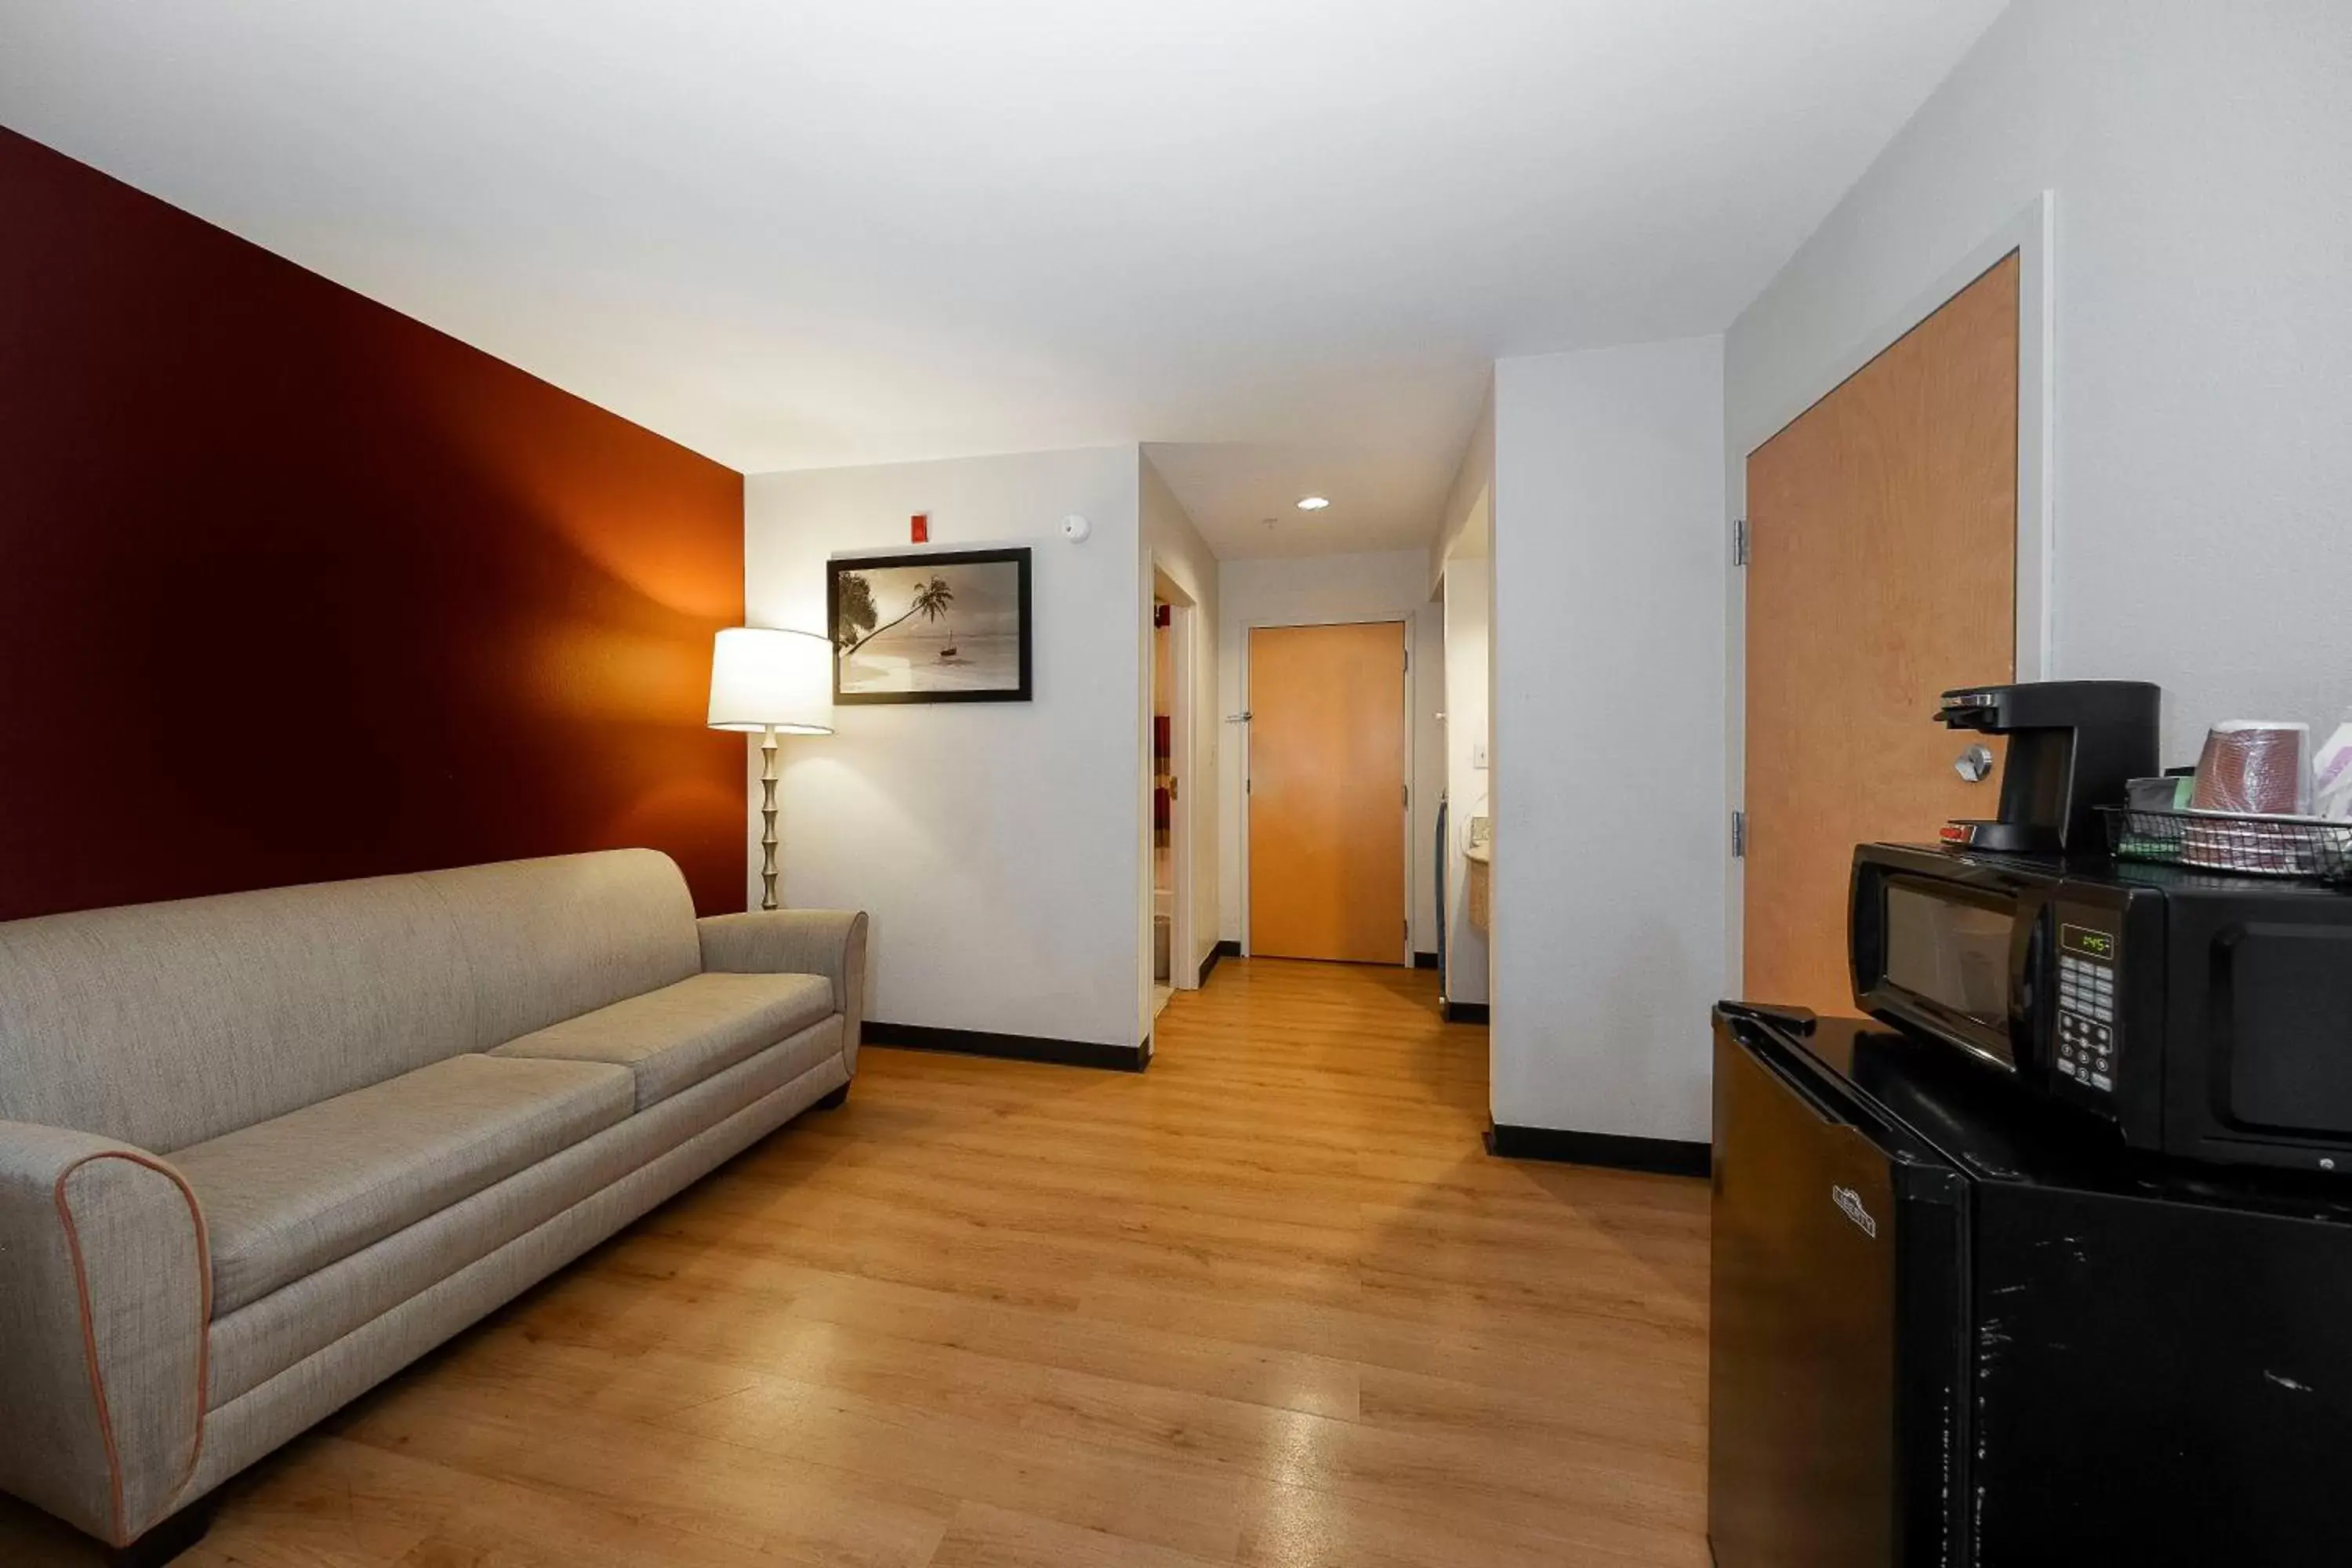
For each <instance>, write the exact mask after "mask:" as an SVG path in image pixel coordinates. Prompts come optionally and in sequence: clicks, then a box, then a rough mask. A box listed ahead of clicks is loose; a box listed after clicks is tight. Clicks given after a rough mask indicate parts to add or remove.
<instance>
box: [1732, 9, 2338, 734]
mask: <svg viewBox="0 0 2352 1568" xmlns="http://www.w3.org/2000/svg"><path fill="white" fill-rule="evenodd" d="M2043 190H2050V191H2053V192H2054V195H2055V208H2056V215H2057V234H2056V243H2055V247H2054V279H2055V313H2056V323H2057V325H2056V332H2057V350H2056V382H2055V394H2056V395H2055V449H2054V455H2053V456H2054V463H2055V486H2054V496H2053V503H2054V504H2053V529H2054V538H2055V548H2056V571H2055V581H2054V596H2053V637H2054V644H2053V672H2054V673H2055V674H2057V675H2059V676H2062V677H2070V678H2095V677H2108V678H2123V679H2146V680H2154V681H2158V682H2159V683H2161V684H2162V685H2163V687H2164V688H2165V698H2166V700H2165V729H2166V736H2167V739H2166V747H2165V760H2166V761H2167V762H2168V763H2187V762H2191V761H2193V760H2194V759H2195V755H2196V751H2197V746H2198V743H2199V742H2200V739H2201V738H2202V736H2203V733H2204V731H2205V728H2206V726H2207V725H2208V724H2210V723H2211V722H2212V721H2215V720H2217V719H2225V718H2231V717H2256V718H2305V719H2310V720H2313V721H2319V720H2323V719H2325V720H2327V721H2331V722H2332V721H2333V720H2334V718H2335V716H2336V711H2337V710H2339V709H2340V708H2342V707H2343V705H2344V704H2346V703H2347V702H2352V657H2347V652H2346V642H2345V636H2344V627H2345V625H2346V613H2345V611H2346V605H2347V592H2352V590H2347V584H2352V504H2348V503H2347V497H2352V438H2347V431H2352V264H2347V258H2352V10H2347V6H2346V5H2345V3H2344V0H2230V3H2229V4H2216V3H2214V0H2034V3H2033V4H2030V5H2012V6H2011V8H2010V9H2009V10H2008V12H2007V13H2006V14H2004V15H2003V16H2001V17H2000V19H1999V20H1998V21H1996V22H1995V23H1994V24H1993V26H1992V27H1991V28H1990V30H1989V31H1988V32H1987V33H1986V34H1985V36H1984V37H1983V39H1982V40H1981V41H1980V42H1979V44H1978V45H1977V47H1976V48H1975V49H1974V50H1973V51H1971V52H1970V54H1969V56H1968V57H1967V58H1965V59H1964V60H1963V61H1962V62H1961V64H1960V65H1959V66H1958V68H1957V69H1956V70H1955V71H1954V72H1953V74H1952V75H1951V77H1950V78H1949V79H1947V80H1946V81H1945V82H1944V84H1943V85H1942V86H1941V87H1940V88H1938V89H1937V91H1936V92H1935V94H1934V95H1933V96H1932V97H1931V98H1929V100H1927V103H1926V105H1925V106H1923V107H1922V108H1921V109H1920V110H1919V112H1918V114H1917V115H1916V117H1915V118H1914V119H1913V121H1911V123H1910V124H1909V125H1908V126H1907V127H1906V128H1905V130H1904V131H1903V132H1902V133H1901V134H1900V135H1899V136H1897V137H1896V138H1895V141H1894V142H1892V143H1891V144H1890V145H1889V146H1888V147H1887V149H1886V151H1885V153H1883V154H1882V155H1881V156H1880V157H1879V159H1878V160H1877V162H1876V163H1874V165H1873V166H1872V167H1871V169H1870V170H1869V172H1868V173H1867V174H1864V176H1863V178H1862V179H1861V181H1860V182H1858V183H1857V184H1855V186H1854V188H1853V191H1852V192H1851V193H1850V194H1849V195H1847V196H1846V197H1845V199H1844V200H1843V202H1842V203H1840V205H1838V207H1837V208H1836V209H1835V210H1834V211H1833V212H1832V214H1831V215H1830V216H1829V218H1828V219H1827V221H1825V222H1824V223H1823V224H1822V226H1821V228H1820V230H1819V231H1818V232H1817V233H1815V234H1814V235H1813V237H1811V239H1809V240H1807V241H1806V243H1805V244H1804V246H1803V247H1801V249H1800V250H1799V251H1798V252H1797V254H1796V256H1795V258H1793V259H1791V260H1790V263H1789V265H1788V267H1787V268H1785V269H1784V270H1783V271H1782V272H1781V274H1780V277H1779V278H1777V279H1775V280H1774V281H1773V282H1772V284H1771V286H1770V287H1769V288H1768V289H1766V290H1765V291H1764V293H1763V295H1762V296H1761V297H1760V298H1759V299H1758V300H1757V301H1756V302H1755V303H1754V304H1753V305H1751V306H1750V307H1749V308H1748V310H1747V311H1746V312H1745V313H1744V314H1742V315H1741V317H1740V318H1739V320H1738V322H1737V323H1736V324H1735V325H1734V326H1733V327H1732V329H1731V331H1730V333H1729V335H1728V338H1727V344H1726V375H1727V408H1726V416H1725V422H1726V427H1727V461H1728V478H1729V481H1730V483H1729V495H1730V502H1731V507H1732V510H1734V511H1735V512H1736V511H1737V510H1738V509H1739V506H1740V504H1741V497H1742V495H1743V494H1744V486H1743V484H1742V480H1743V478H1744V469H1745V458H1746V455H1747V454H1748V452H1749V451H1750V450H1752V449H1753V448H1754V447H1756V446H1758V445H1759V444H1760V443H1761V442H1762V441H1763V440H1765V439H1766V438H1768V437H1769V436H1770V435H1771V434H1772V433H1773V431H1774V430H1775V429H1776V428H1778V427H1779V426H1780V424H1782V423H1783V422H1785V421H1786V420H1787V419H1788V418H1790V416H1793V415H1795V414H1796V413H1798V412H1800V411H1801V409H1802V408H1804V407H1805V406H1806V405H1808V404H1809V403H1811V401H1812V400H1813V399H1814V398H1816V397H1818V396H1819V395H1821V394H1822V393H1823V392H1825V391H1827V390H1828V387H1827V385H1826V384H1825V378H1826V377H1827V376H1828V375H1829V374H1832V372H1831V369H1830V367H1832V366H1833V365H1835V364H1837V363H1839V362H1840V361H1841V360H1842V359H1843V357H1844V356H1845V355H1846V353H1848V352H1849V351H1850V350H1851V349H1852V348H1853V346H1854V345H1856V344H1858V343H1860V342H1864V340H1865V339H1867V338H1869V337H1870V336H1871V335H1872V333H1873V331H1874V329H1875V328H1877V327H1878V326H1879V325H1880V324H1882V323H1884V322H1885V321H1889V320H1890V319H1892V318H1894V317H1895V313H1896V312H1897V311H1898V310H1902V309H1903V307H1904V306H1905V305H1906V303H1907V302H1908V301H1910V300H1912V299H1913V298H1914V297H1915V296H1916V295H1917V294H1918V293H1919V292H1920V291H1921V290H1922V289H1927V287H1928V286H1930V285H1931V284H1933V283H1934V282H1935V281H1936V280H1937V279H1938V278H1939V277H1940V276H1941V275H1942V274H1943V272H1944V270H1945V269H1946V268H1949V267H1951V266H1952V265H1954V264H1955V263H1957V262H1958V261H1959V260H1960V259H1961V258H1964V257H1965V256H1967V255H1968V254H1969V252H1970V251H1971V250H1972V249H1973V248H1974V247H1976V246H1977V245H1978V244H1979V242H1981V241H1983V240H1984V239H1986V238H1987V237H1989V236H1990V235H1991V234H1992V233H1993V232H1994V231H1995V230H1996V229H1998V228H1999V227H2000V226H2001V225H2002V224H2003V223H2004V222H2005V221H2006V220H2007V219H2008V218H2009V217H2011V215H2013V214H2015V213H2017V212H2018V211H2019V210H2020V209H2021V208H2022V207H2024V206H2025V205H2026V204H2027V203H2028V202H2030V201H2031V200H2032V198H2033V197H2034V196H2035V195H2037V194H2038V193H2040V192H2042V191H2043ZM1735 624H1736V623H1735Z"/></svg>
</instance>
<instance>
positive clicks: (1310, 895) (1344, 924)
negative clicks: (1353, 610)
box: [1244, 621, 1407, 963]
mask: <svg viewBox="0 0 2352 1568" xmlns="http://www.w3.org/2000/svg"><path fill="white" fill-rule="evenodd" d="M1404 661H1405V651H1404V623H1403V622H1402V621H1370V622H1365V623H1361V624H1359V625H1352V626H1258V627H1255V628H1253V629H1252V630H1251V632H1250V646H1249V698H1248V705H1249V711H1250V723H1249V757H1248V761H1247V764H1246V771H1245V773H1244V777H1245V779H1246V781H1247V782H1246V783H1245V784H1244V788H1245V789H1246V790H1247V791H1248V792H1249V945H1250V952H1253V953H1264V954H1268V955H1272V956H1276V957H1281V958H1331V959H1343V960H1347V961H1349V962H1352V963H1403V962H1405V952H1406V947H1407V939H1406V933H1405V917H1404V900H1405V890H1404V881H1405V878H1404V824H1405V816H1404V813H1405V793H1404V791H1405V744H1404Z"/></svg>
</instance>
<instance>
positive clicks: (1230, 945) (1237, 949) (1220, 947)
mask: <svg viewBox="0 0 2352 1568" xmlns="http://www.w3.org/2000/svg"><path fill="white" fill-rule="evenodd" d="M1241 955H1242V944H1241V943H1240V942H1219V943H1217V945H1216V946H1214V947H1213V948H1211V949H1210V950H1209V956H1208V957H1206V958H1204V959H1202V960H1201V979H1200V984H1202V985H1206V984H1208V983H1209V974H1210V973H1211V971H1213V970H1214V969H1215V968H1216V967H1217V961H1218V960H1219V959H1221V958H1239V957H1240V956H1241Z"/></svg>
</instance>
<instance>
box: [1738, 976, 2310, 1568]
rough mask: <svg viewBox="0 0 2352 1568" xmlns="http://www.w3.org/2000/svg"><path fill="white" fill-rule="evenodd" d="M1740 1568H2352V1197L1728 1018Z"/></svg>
mask: <svg viewBox="0 0 2352 1568" xmlns="http://www.w3.org/2000/svg"><path fill="white" fill-rule="evenodd" d="M1715 1042H1716V1044H1715V1066H1716V1070H1715V1147H1714V1156H1715V1163H1714V1183H1715V1193H1714V1205H1713V1233H1712V1234H1713V1242H1712V1247H1713V1265H1714V1276H1713V1288H1712V1295H1713V1309H1712V1314H1711V1327H1710V1340H1711V1361H1710V1372H1709V1384H1710V1409H1709V1419H1708V1426H1709V1448H1708V1502H1707V1513H1708V1536H1709V1539H1710V1542H1711V1543H1712V1545H1713V1547H1714V1551H1715V1559H1716V1563H1717V1568H1891V1565H1899V1568H1931V1565H1932V1568H1945V1565H1955V1568H1957V1565H1961V1564H1971V1565H1983V1568H2035V1565H2038V1564H2042V1563H2052V1564H2056V1563H2065V1564H2070V1565H2073V1564H2085V1563H2099V1564H2103V1563H2118V1564H2120V1563H2131V1564H2135V1565H2153V1564H2176V1563H2177V1564H2181V1565H2183V1568H2187V1565H2190V1564H2194V1565H2197V1568H2217V1565H2222V1564H2227V1565H2229V1568H2257V1565H2266V1564H2279V1565H2281V1568H2288V1565H2294V1568H2301V1565H2304V1564H2320V1563H2352V1184H2344V1183H2333V1182H2327V1181H2324V1180H2322V1179H2319V1178H2315V1177H2304V1176H2289V1175H2284V1174H2279V1173H2238V1172H2234V1171H2230V1170H2226V1169H2222V1168H2219V1167H2200V1166H2186V1165H2183V1164H2181V1163H2179V1162H2174V1161H2162V1160H2158V1159H2155V1158H2153V1157H2150V1156H2146V1155H2141V1154H2137V1153H2135V1152H2131V1151H2128V1150H2126V1148H2124V1147H2123V1145H2122V1144H2121V1142H2120V1141H2118V1140H2115V1139H2114V1138H2113V1137H2112V1134H2111V1133H2109V1132H2107V1131H2106V1130H2104V1129H2102V1128H2100V1127H2099V1126H2097V1125H2096V1124H2095V1123H2093V1122H2090V1121H2087V1120H2084V1119H2083V1118H2081V1117H2079V1116H2077V1115H2076V1114H2075V1113H2074V1112H2071V1111H2068V1110H2064V1109H2063V1108H2060V1107H2054V1106H2051V1105H2049V1104H2047V1103H2045V1102H2041V1101H2038V1100H2034V1099H2033V1098H2032V1097H2030V1096H2026V1095H2023V1094H2021V1093H2019V1092H2017V1091H2016V1090H2015V1089H2014V1088H2013V1086H2011V1085H2010V1084H2008V1083H2006V1082H2004V1081H2002V1080H2001V1079H2000V1075H1999V1074H1998V1073H1996V1072H1994V1071H1992V1070H1991V1069H1989V1068H1982V1067H1980V1066H1979V1065H1978V1064H1975V1063H1972V1062H1969V1061H1967V1060H1965V1059H1964V1058H1961V1057H1960V1056H1959V1055H1958V1053H1957V1052H1954V1051H1952V1050H1951V1049H1950V1048H1948V1047H1943V1046H1939V1045H1937V1044H1935V1043H1933V1042H1929V1041H1924V1040H1917V1039H1913V1038H1910V1037H1906V1036H1902V1035H1899V1034H1895V1033H1892V1032H1890V1031H1888V1030H1886V1029H1885V1028H1884V1027H1882V1026H1878V1025H1874V1024H1869V1023H1865V1022H1862V1021H1859V1020H1851V1019H1848V1020H1837V1019H1822V1020H1820V1021H1819V1022H1818V1023H1815V1022H1813V1021H1812V1020H1810V1019H1807V1018H1804V1017H1803V1016H1801V1015H1775V1014H1774V1013H1773V1012H1772V1011H1771V1010H1769V1009H1757V1008H1747V1007H1742V1006H1739V1005H1735V1004H1726V1005H1723V1006H1721V1007H1718V1008H1717V1011H1716V1015H1715Z"/></svg>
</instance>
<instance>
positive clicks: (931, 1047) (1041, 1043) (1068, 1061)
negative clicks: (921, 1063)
mask: <svg viewBox="0 0 2352 1568" xmlns="http://www.w3.org/2000/svg"><path fill="white" fill-rule="evenodd" d="M858 1039H859V1040H860V1042H861V1043H863V1044H865V1045H869V1046H903V1047H907V1048H908V1049H909V1050H917V1051H952V1052H955V1053H956V1054H958V1055H960V1056H967V1057H1002V1058H1004V1059H1006V1060H1007V1061H1016V1062H1051V1063H1053V1064H1054V1065H1055V1066H1056V1067H1066V1068H1106V1069H1108V1071H1111V1072H1141V1071H1142V1070H1143V1069H1144V1068H1147V1067H1150V1065H1151V1039H1150V1037H1149V1036H1146V1037H1144V1041H1143V1044H1141V1045H1139V1046H1107V1045H1103V1044H1101V1043H1099V1042H1098V1041H1095V1040H1057V1039H1054V1038H1052V1037H1048V1036H1045V1035H996V1034H991V1033H990V1032H988V1031H987V1030H985V1029H935V1028H932V1027H931V1026H929V1025H928V1024H887V1023H884V1022H883V1021H882V1020H880V1019H878V1018H868V1019H866V1026H865V1027H864V1028H863V1029H861V1030H859V1031H858Z"/></svg>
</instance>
